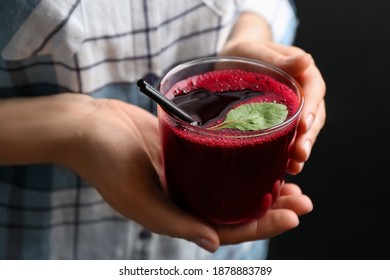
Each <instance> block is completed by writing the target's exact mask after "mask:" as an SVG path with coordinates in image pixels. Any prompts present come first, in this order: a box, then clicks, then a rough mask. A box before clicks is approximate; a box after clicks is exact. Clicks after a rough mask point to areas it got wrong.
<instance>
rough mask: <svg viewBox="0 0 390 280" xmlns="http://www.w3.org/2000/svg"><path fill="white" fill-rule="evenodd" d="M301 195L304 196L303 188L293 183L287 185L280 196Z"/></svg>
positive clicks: (283, 187)
mask: <svg viewBox="0 0 390 280" xmlns="http://www.w3.org/2000/svg"><path fill="white" fill-rule="evenodd" d="M300 194H302V190H301V188H300V187H299V186H297V185H296V184H292V183H285V184H284V185H283V186H282V188H281V190H280V196H284V195H300Z"/></svg>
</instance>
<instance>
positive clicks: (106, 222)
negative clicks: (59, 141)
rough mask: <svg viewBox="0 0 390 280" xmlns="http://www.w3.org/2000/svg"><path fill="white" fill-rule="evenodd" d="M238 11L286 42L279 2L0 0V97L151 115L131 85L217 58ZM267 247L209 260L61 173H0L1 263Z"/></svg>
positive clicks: (290, 17)
mask: <svg viewBox="0 0 390 280" xmlns="http://www.w3.org/2000/svg"><path fill="white" fill-rule="evenodd" d="M242 11H254V12H257V13H259V14H261V15H263V16H264V17H265V18H266V19H267V20H268V21H269V23H270V24H271V28H272V32H273V35H274V39H275V40H276V41H279V42H283V43H291V40H292V38H293V37H292V36H291V35H292V34H294V31H295V27H296V19H295V15H294V12H293V10H292V9H291V6H290V4H289V1H285V0H257V1H256V0H249V1H245V0H244V1H240V0H203V1H202V0H193V1H187V0H186V1H175V0H164V1H159V0H114V1H105V0H83V1H81V0H61V1H50V0H28V1H27V0H24V1H23V0H19V1H13V0H8V1H7V0H0V26H1V27H2V28H1V29H2V31H1V33H0V50H1V58H0V98H10V97H17V96H36V95H48V94H55V93H59V92H77V93H83V94H90V95H92V96H94V97H96V98H116V99H120V100H123V101H125V102H129V103H133V104H137V105H139V106H141V107H143V108H145V109H148V110H150V111H153V112H154V111H155V105H154V103H153V102H151V101H150V100H149V99H148V98H146V97H145V96H144V95H142V94H139V93H138V90H137V88H136V86H135V84H134V81H136V80H138V79H139V78H141V77H143V78H144V79H145V80H147V81H148V82H150V83H155V82H156V81H157V80H158V79H159V77H161V76H162V75H163V74H164V73H165V71H167V70H168V69H169V68H170V67H172V66H173V65H174V64H177V63H179V62H182V61H185V60H188V59H192V58H195V57H202V56H210V55H215V54H216V53H217V52H218V50H220V49H221V48H222V46H223V44H224V43H225V41H226V40H227V37H228V35H229V32H230V31H231V28H232V26H233V24H234V22H235V20H236V18H237V16H238V14H239V13H240V12H242ZM2 121H5V120H2ZM266 243H267V241H257V242H249V243H244V244H240V245H234V246H223V247H222V248H220V250H219V251H218V252H217V253H215V254H209V253H207V252H206V251H204V250H202V249H200V248H199V247H197V246H195V245H194V244H192V243H189V242H187V241H185V240H179V239H173V238H169V237H166V236H159V235H155V234H151V233H149V232H147V231H145V230H144V229H143V228H142V226H140V225H138V224H136V223H134V222H132V221H129V220H127V219H125V218H124V217H122V216H121V215H120V214H118V213H117V212H115V211H114V210H113V209H111V208H110V207H109V206H108V205H107V204H106V203H105V202H104V201H103V200H102V198H101V197H100V195H99V194H98V193H97V191H96V190H95V189H94V188H93V187H92V186H89V185H88V184H87V183H85V182H84V181H83V180H82V179H81V178H79V177H78V176H76V175H75V174H73V173H72V172H71V171H69V170H67V169H65V168H64V167H61V166H57V165H49V164H48V165H30V166H6V167H4V166H3V167H0V259H205V258H236V259H237V258H238V259H257V258H265V257H266Z"/></svg>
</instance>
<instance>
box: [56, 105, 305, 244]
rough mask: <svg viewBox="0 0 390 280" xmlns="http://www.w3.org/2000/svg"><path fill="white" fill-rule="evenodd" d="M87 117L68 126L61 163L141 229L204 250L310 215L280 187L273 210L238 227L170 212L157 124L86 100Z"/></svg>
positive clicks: (132, 109) (289, 189)
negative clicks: (195, 245)
mask: <svg viewBox="0 0 390 280" xmlns="http://www.w3.org/2000/svg"><path fill="white" fill-rule="evenodd" d="M88 102H90V103H91V104H92V106H91V104H90V105H89V106H88V107H90V108H94V109H92V110H91V109H89V110H88V112H87V113H84V114H83V117H82V118H80V119H79V120H78V121H77V122H75V123H74V124H73V125H71V126H70V129H68V135H69V137H70V141H69V142H70V143H71V144H70V145H68V147H67V148H66V149H65V150H63V152H62V153H61V156H60V160H59V161H60V163H63V164H65V165H66V166H68V167H69V168H70V169H72V170H74V171H75V172H76V173H78V174H79V175H80V176H82V177H84V178H85V179H86V180H87V181H89V182H90V183H91V184H92V185H94V186H95V187H96V188H97V190H98V191H99V192H100V194H101V195H102V196H103V198H104V199H105V200H106V201H107V202H108V203H109V204H110V205H111V206H112V207H113V208H114V209H116V210H117V211H118V212H119V213H121V214H122V215H124V216H125V217H127V218H129V219H131V220H134V221H136V222H137V223H139V224H141V225H142V226H144V227H145V228H146V229H148V230H150V231H152V232H155V233H158V234H163V235H168V236H171V237H177V238H184V239H187V240H189V241H192V242H195V243H196V244H198V245H199V246H201V247H203V248H205V249H206V250H209V251H215V250H216V249H217V248H218V247H219V246H220V245H221V244H231V243H238V242H244V241H248V240H256V239H264V238H269V237H272V236H275V235H277V234H280V233H282V232H284V231H286V230H289V229H291V228H293V227H295V226H297V225H298V216H299V215H302V214H305V213H307V212H309V211H311V208H312V204H311V201H310V199H308V197H306V196H305V195H302V193H301V191H300V189H299V187H297V186H295V185H291V184H287V185H286V186H285V187H284V188H282V193H281V196H280V198H278V200H277V202H276V204H275V206H274V208H273V209H272V210H270V211H269V212H267V213H266V214H265V216H264V217H262V218H261V219H259V220H258V221H256V222H252V223H249V224H246V225H244V226H231V227H214V226H212V225H210V224H208V223H206V222H204V221H202V220H200V219H199V218H196V217H194V216H192V215H190V214H188V213H186V212H183V211H182V210H180V209H179V208H178V207H176V206H175V205H174V204H173V203H172V202H171V201H170V200H169V199H168V198H167V196H166V194H165V193H164V192H163V191H162V182H163V172H162V162H161V146H160V141H159V136H158V126H157V119H156V118H155V117H154V116H152V115H151V114H150V113H148V112H146V111H144V110H143V109H140V108H138V107H136V106H133V105H130V104H126V103H123V102H121V101H118V100H107V99H105V100H104V99H91V100H89V101H88Z"/></svg>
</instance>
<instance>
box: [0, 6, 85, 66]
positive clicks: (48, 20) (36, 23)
mask: <svg viewBox="0 0 390 280" xmlns="http://www.w3.org/2000/svg"><path fill="white" fill-rule="evenodd" d="M80 1H81V0H62V1H50V0H40V1H38V0H33V1H32V2H29V1H27V0H18V1H15V4H9V3H11V2H12V3H14V1H6V4H4V5H6V6H8V7H7V9H6V10H3V11H1V12H0V15H1V16H4V20H5V21H6V25H5V26H6V28H5V30H6V32H5V35H4V36H3V35H1V36H0V50H1V58H3V59H4V60H20V59H26V58H28V57H30V56H33V55H47V54H55V53H60V54H61V55H62V56H64V57H70V56H71V55H72V54H73V53H74V52H75V51H76V50H77V48H78V47H79V45H80V43H81V41H82V38H83V34H84V28H83V24H82V14H81V8H80ZM3 3H4V2H3ZM18 4H19V6H18ZM0 9H1V8H0ZM65 39H66V40H65Z"/></svg>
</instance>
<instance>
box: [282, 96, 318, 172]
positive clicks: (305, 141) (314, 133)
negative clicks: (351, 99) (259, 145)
mask: <svg viewBox="0 0 390 280" xmlns="http://www.w3.org/2000/svg"><path fill="white" fill-rule="evenodd" d="M325 120H326V110H325V101H324V100H322V102H321V104H320V107H319V109H318V113H317V117H316V118H315V119H314V121H313V124H312V125H311V126H310V130H309V131H307V132H306V133H300V134H298V135H297V138H296V140H295V144H294V149H293V151H292V153H291V160H290V162H289V168H288V170H289V172H292V171H293V170H294V171H295V174H296V172H298V173H299V172H300V170H299V169H302V167H303V165H302V164H301V163H303V162H305V161H307V160H308V158H309V156H310V153H311V150H312V147H313V145H314V143H315V142H316V140H317V137H318V135H319V133H320V131H321V130H322V128H323V127H324V125H325ZM290 168H291V169H290Z"/></svg>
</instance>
